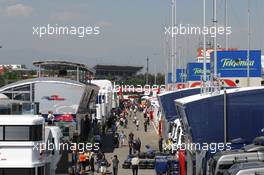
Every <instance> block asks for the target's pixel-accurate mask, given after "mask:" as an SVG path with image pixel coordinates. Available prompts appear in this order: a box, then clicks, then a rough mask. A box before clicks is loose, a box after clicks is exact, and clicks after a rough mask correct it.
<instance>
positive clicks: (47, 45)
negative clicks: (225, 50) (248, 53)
mask: <svg viewBox="0 0 264 175" xmlns="http://www.w3.org/2000/svg"><path fill="white" fill-rule="evenodd" d="M212 1H213V0H208V9H207V14H208V16H207V19H208V20H207V21H208V25H211V24H212V23H211V20H212V11H213V10H212ZM228 1H230V6H229V21H230V23H229V24H230V25H231V27H232V32H233V33H232V35H231V36H230V37H231V39H230V46H231V47H238V48H242V49H245V48H246V47H247V16H246V14H247V1H246V0H228ZM170 5H171V0H74V1H73V0H45V1H35V0H0V24H1V25H0V26H1V27H0V45H2V46H3V48H2V49H0V64H7V63H13V64H14V63H17V64H26V65H28V67H30V66H31V63H32V61H34V60H40V59H63V60H71V61H76V62H82V63H85V64H88V65H90V66H93V65H95V64H121V65H128V64H129V65H145V63H146V57H147V56H149V57H150V60H151V62H150V71H151V72H154V71H155V70H157V71H165V65H166V60H167V58H166V57H165V56H164V44H163V42H164V41H163V38H162V34H163V29H162V26H164V25H165V24H169V23H170V16H171V15H170V13H171V9H170V8H171V7H170ZM177 8H178V11H177V21H178V23H181V24H190V25H194V26H201V25H202V0H177ZM263 8H264V1H263V0H251V10H252V21H251V22H252V33H253V34H252V48H254V49H263V48H264V34H263V28H264V11H263ZM223 16H224V0H218V17H219V24H220V25H221V24H223V23H224V21H223ZM47 24H58V25H73V26H88V25H99V26H101V34H100V35H99V36H90V37H86V38H77V37H73V36H71V37H69V36H57V37H45V38H41V39H40V38H38V37H36V36H33V35H32V27H33V26H39V25H44V26H45V25H47ZM198 44H199V37H197V36H188V37H179V39H178V46H179V47H182V48H184V51H185V52H184V55H183V58H182V59H184V60H185V62H186V61H194V58H195V55H196V49H197V47H198ZM219 44H220V45H223V44H224V43H223V37H220V38H219Z"/></svg>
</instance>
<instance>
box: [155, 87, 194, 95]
mask: <svg viewBox="0 0 264 175" xmlns="http://www.w3.org/2000/svg"><path fill="white" fill-rule="evenodd" d="M190 89H198V88H197V87H192V88H184V89H178V90H177V91H165V92H163V93H161V94H158V96H159V97H160V96H163V95H168V94H172V93H174V92H181V91H186V90H190Z"/></svg>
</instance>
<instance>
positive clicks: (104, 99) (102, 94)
mask: <svg viewBox="0 0 264 175" xmlns="http://www.w3.org/2000/svg"><path fill="white" fill-rule="evenodd" d="M91 83H92V84H95V85H97V86H98V87H99V88H100V89H99V92H98V95H97V97H96V118H97V119H98V120H99V122H102V123H105V122H106V120H107V119H108V118H109V117H110V114H111V110H112V107H113V105H114V103H115V99H114V93H113V87H112V83H111V81H109V80H92V81H91Z"/></svg>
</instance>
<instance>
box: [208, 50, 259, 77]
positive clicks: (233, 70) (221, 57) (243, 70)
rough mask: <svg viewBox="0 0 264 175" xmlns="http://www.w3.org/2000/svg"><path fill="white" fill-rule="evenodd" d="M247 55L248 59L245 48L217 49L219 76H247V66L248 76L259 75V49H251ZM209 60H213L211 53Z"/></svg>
mask: <svg viewBox="0 0 264 175" xmlns="http://www.w3.org/2000/svg"><path fill="white" fill-rule="evenodd" d="M249 55H250V57H249V61H248V60H247V57H248V53H247V51H246V50H237V51H218V52H217V69H218V73H219V74H220V76H221V77H247V69H248V66H249V70H250V71H249V75H250V77H261V51H260V50H251V51H250V52H249ZM211 61H213V54H211ZM211 64H212V63H211Z"/></svg>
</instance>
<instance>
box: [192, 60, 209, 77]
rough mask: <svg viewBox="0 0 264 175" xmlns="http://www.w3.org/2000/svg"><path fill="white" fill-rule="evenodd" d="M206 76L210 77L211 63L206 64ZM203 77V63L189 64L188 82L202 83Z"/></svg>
mask: <svg viewBox="0 0 264 175" xmlns="http://www.w3.org/2000/svg"><path fill="white" fill-rule="evenodd" d="M206 74H207V75H210V63H206ZM202 75H203V63H188V64H187V80H188V81H200V80H201V76H202Z"/></svg>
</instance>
